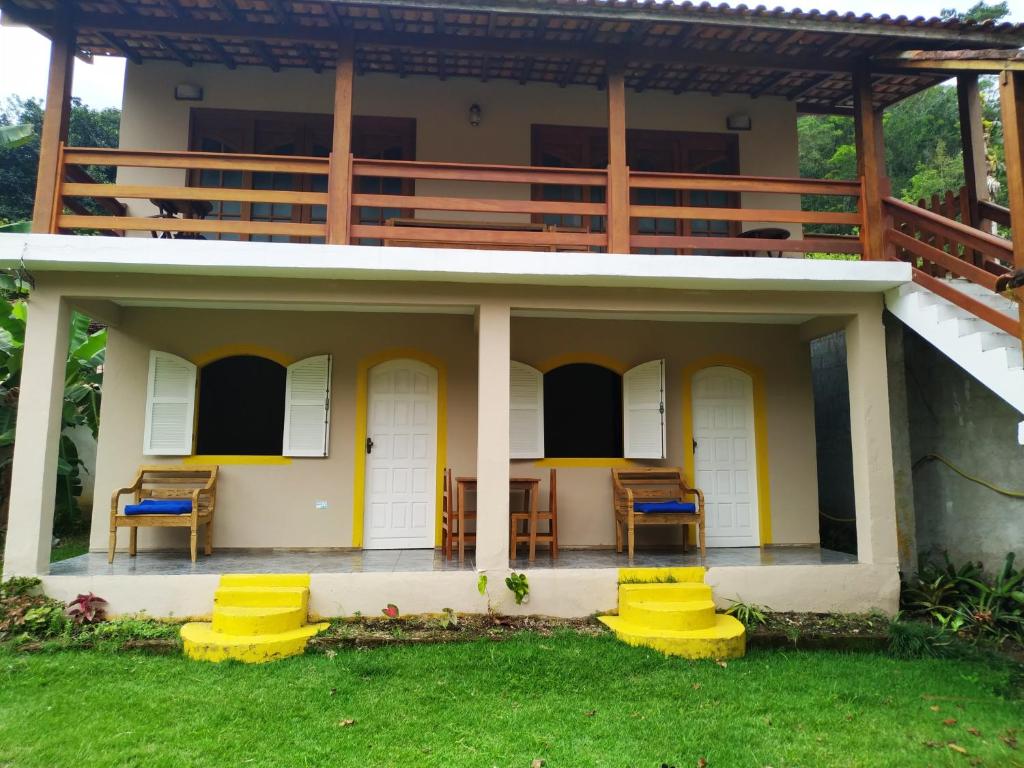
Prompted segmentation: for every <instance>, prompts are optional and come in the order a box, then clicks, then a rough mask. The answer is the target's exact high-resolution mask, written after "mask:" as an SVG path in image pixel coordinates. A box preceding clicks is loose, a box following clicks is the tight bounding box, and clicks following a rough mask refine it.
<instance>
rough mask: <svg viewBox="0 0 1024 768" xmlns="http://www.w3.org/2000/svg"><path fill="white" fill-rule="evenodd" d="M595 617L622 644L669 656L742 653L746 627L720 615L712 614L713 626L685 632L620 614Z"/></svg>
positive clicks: (709, 656)
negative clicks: (656, 625)
mask: <svg viewBox="0 0 1024 768" xmlns="http://www.w3.org/2000/svg"><path fill="white" fill-rule="evenodd" d="M599 618H600V620H601V621H602V622H603V623H604V624H605V625H606V626H607V627H608V628H609V629H611V630H612V631H613V632H614V633H615V636H616V637H618V638H619V640H622V641H623V642H624V643H627V644H628V645H634V646H644V647H646V648H653V649H655V650H657V651H661V652H662V653H665V654H668V655H669V656H682V657H683V658H687V659H736V658H739V657H740V656H742V655H743V654H744V653H745V652H746V639H747V633H746V630H745V629H744V628H743V625H742V624H741V623H740V622H739V621H737V620H736V619H734V618H733V617H732V616H726V615H724V614H718V615H716V616H715V624H714V626H711V627H708V628H707V629H697V630H691V631H687V632H679V631H672V630H668V629H652V628H650V627H645V626H642V625H639V624H633V623H632V622H629V621H626V620H625V619H623V618H622V617H621V616H601V617H599Z"/></svg>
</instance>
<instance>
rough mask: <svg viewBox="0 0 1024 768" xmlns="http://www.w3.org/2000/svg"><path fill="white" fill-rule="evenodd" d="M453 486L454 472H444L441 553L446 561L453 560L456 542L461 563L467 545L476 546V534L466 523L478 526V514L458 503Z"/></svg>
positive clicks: (448, 470) (446, 470) (447, 470)
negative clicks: (468, 528)
mask: <svg viewBox="0 0 1024 768" xmlns="http://www.w3.org/2000/svg"><path fill="white" fill-rule="evenodd" d="M455 497H456V493H455V487H454V486H453V485H452V471H451V469H449V468H446V469H445V470H444V495H443V497H442V500H441V551H442V552H443V553H444V557H445V559H446V560H451V559H452V550H453V546H454V542H456V541H457V542H458V544H459V562H460V563H461V562H462V561H463V560H465V559H466V545H467V544H469V545H474V546H475V545H476V533H475V532H471V531H468V530H466V523H467V522H472V523H473V524H474V526H475V525H476V512H475V511H473V510H470V511H466V509H465V506H466V505H465V503H462V504H460V503H458V502H457V501H456V498H455Z"/></svg>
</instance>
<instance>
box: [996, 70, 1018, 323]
mask: <svg viewBox="0 0 1024 768" xmlns="http://www.w3.org/2000/svg"><path fill="white" fill-rule="evenodd" d="M999 108H1000V111H1001V113H1002V120H1003V152H1004V154H1005V160H1006V192H1007V197H1009V203H1010V205H1009V208H1010V225H1011V226H1012V227H1013V231H1014V235H1016V237H1014V238H1013V262H1014V266H1015V267H1017V268H1018V269H1021V268H1024V73H1021V72H1003V73H1002V74H1001V75H1000V76H999ZM1021 318H1022V322H1024V313H1022V315H1021Z"/></svg>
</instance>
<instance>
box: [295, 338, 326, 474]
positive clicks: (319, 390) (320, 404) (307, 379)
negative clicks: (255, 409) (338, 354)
mask: <svg viewBox="0 0 1024 768" xmlns="http://www.w3.org/2000/svg"><path fill="white" fill-rule="evenodd" d="M330 422H331V356H330V355H317V356H316V357H307V358H306V359H305V360H299V362H297V363H292V364H291V365H289V366H288V379H287V383H286V384H285V390H284V450H283V453H284V455H285V456H326V455H327V449H328V446H329V441H330Z"/></svg>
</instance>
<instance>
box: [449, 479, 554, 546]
mask: <svg viewBox="0 0 1024 768" xmlns="http://www.w3.org/2000/svg"><path fill="white" fill-rule="evenodd" d="M476 486H477V480H476V478H475V477H457V478H455V488H456V490H455V496H456V503H457V504H458V507H456V509H465V506H463V505H464V504H465V503H466V491H467V490H469V489H472V490H473V491H476ZM508 490H509V494H511V493H513V492H515V491H522V492H523V493H525V494H526V506H527V511H528V512H529V513H530V560H531V561H533V560H535V559H536V558H537V499H538V498H539V497H540V478H538V477H510V478H509V479H508ZM479 519H480V518H479V516H478V517H477V525H479V524H480V523H479ZM477 542H478V543H479V539H477ZM459 554H460V557H461V554H462V553H461V552H460V553H459Z"/></svg>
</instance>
